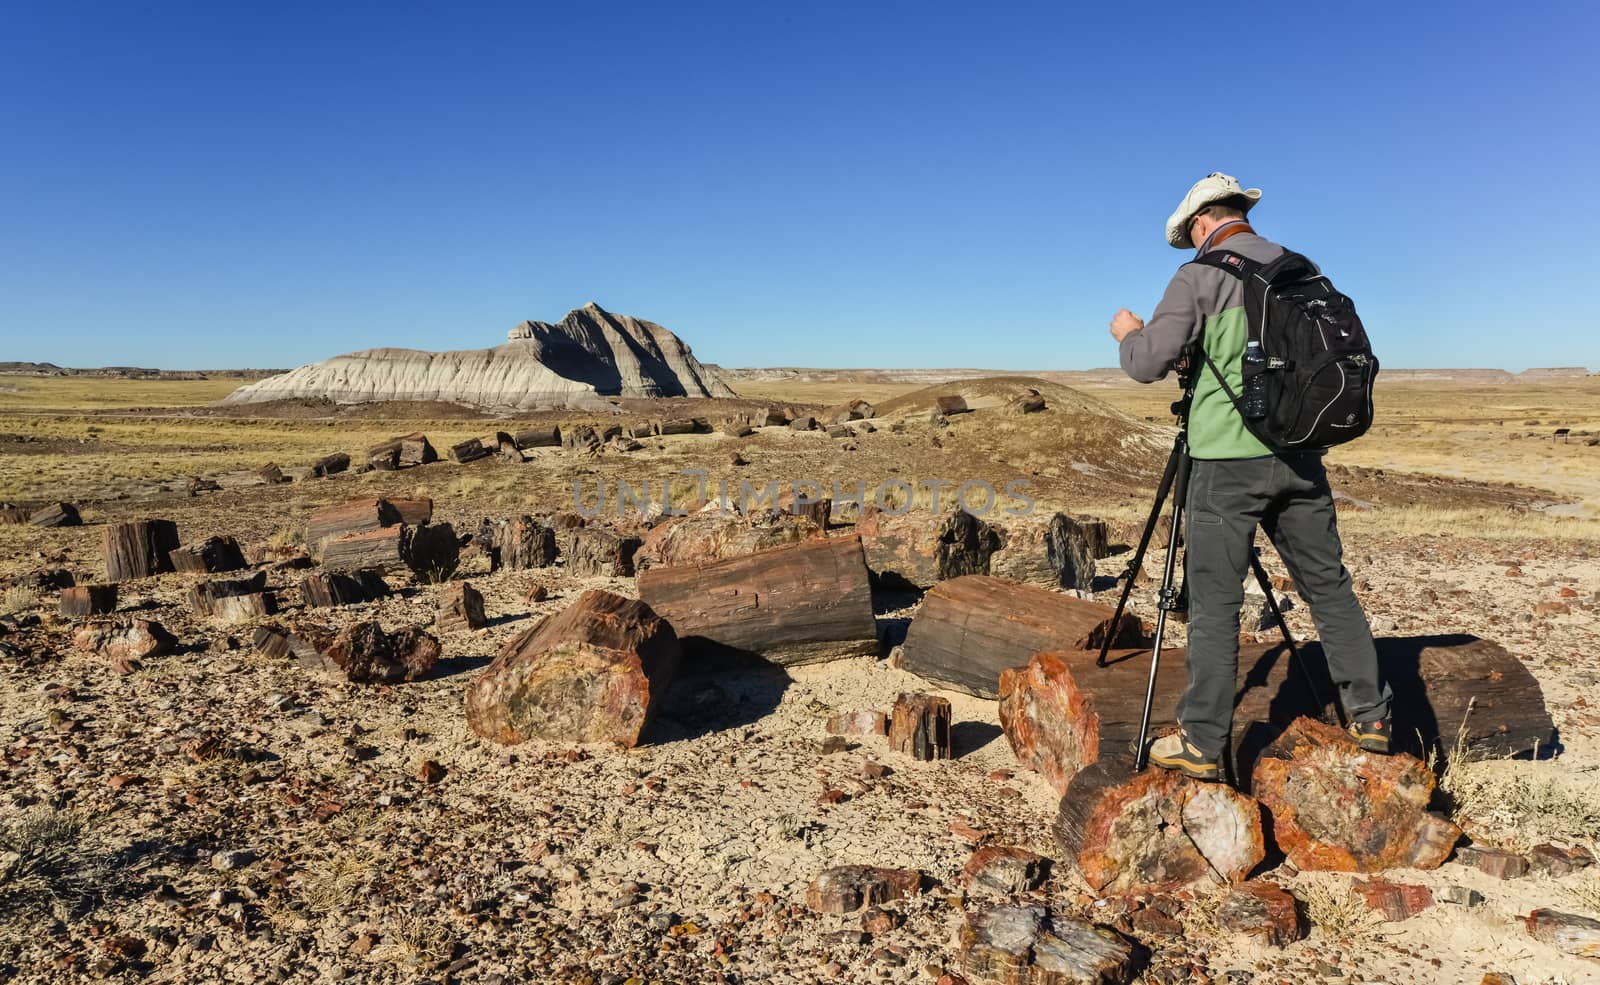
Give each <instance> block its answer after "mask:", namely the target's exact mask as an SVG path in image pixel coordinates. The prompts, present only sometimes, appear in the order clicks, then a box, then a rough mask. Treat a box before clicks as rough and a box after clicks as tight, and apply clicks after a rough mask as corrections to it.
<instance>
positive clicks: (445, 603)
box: [434, 581, 487, 633]
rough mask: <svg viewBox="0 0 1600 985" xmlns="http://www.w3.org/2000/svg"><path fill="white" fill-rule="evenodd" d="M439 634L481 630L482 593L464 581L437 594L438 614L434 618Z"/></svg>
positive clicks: (483, 621) (482, 620)
mask: <svg viewBox="0 0 1600 985" xmlns="http://www.w3.org/2000/svg"><path fill="white" fill-rule="evenodd" d="M434 621H435V622H436V623H437V625H438V627H439V631H440V632H441V633H460V632H467V631H469V630H474V629H482V628H483V627H484V625H485V624H486V623H487V620H486V619H484V616H483V593H482V592H480V591H478V590H477V589H476V588H473V587H472V586H471V585H469V584H467V583H466V582H464V581H458V582H452V583H451V584H449V585H448V586H446V587H445V590H444V591H443V592H441V593H440V594H439V613H438V615H437V616H436V617H435V618H434Z"/></svg>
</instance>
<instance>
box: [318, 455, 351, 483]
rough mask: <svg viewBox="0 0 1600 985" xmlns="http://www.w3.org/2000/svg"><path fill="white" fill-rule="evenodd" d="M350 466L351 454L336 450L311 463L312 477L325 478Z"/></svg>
mask: <svg viewBox="0 0 1600 985" xmlns="http://www.w3.org/2000/svg"><path fill="white" fill-rule="evenodd" d="M349 467H350V456H349V455H346V454H345V453H344V452H342V451H339V452H334V453H333V454H332V455H328V456H326V457H324V458H319V459H317V460H316V461H315V462H312V463H311V471H310V477H311V478H313V479H325V478H327V477H328V476H330V475H337V474H339V473H340V472H343V471H344V470H345V469H348V468H349Z"/></svg>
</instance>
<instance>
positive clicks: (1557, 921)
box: [1527, 907, 1600, 958]
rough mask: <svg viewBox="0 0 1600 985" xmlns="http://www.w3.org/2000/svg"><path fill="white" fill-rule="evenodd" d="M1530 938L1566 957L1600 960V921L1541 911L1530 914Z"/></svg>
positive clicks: (1544, 909)
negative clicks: (1564, 954)
mask: <svg viewBox="0 0 1600 985" xmlns="http://www.w3.org/2000/svg"><path fill="white" fill-rule="evenodd" d="M1527 927H1528V934H1529V935H1530V936H1531V937H1532V938H1533V939H1534V940H1537V941H1543V942H1545V943H1546V944H1552V945H1554V946H1556V947H1557V948H1560V949H1561V950H1562V951H1564V952H1565V953H1567V954H1576V955H1577V956H1579V957H1582V958H1600V920H1594V919H1591V918H1590V917H1585V916H1579V915H1578V914H1576V913H1562V912H1561V911H1560V910H1551V909H1547V908H1543V907H1541V908H1540V909H1537V910H1534V911H1533V912H1531V913H1529V914H1528V919H1527Z"/></svg>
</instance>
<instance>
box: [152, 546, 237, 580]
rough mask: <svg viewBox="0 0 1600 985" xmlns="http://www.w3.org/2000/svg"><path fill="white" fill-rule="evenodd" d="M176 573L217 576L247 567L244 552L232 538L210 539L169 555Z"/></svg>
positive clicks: (173, 551) (170, 552)
mask: <svg viewBox="0 0 1600 985" xmlns="http://www.w3.org/2000/svg"><path fill="white" fill-rule="evenodd" d="M167 557H168V559H170V560H171V561H172V567H173V569H174V570H176V571H187V572H190V573H200V574H208V573H209V574H216V573H218V572H222V571H237V570H239V569H240V568H243V567H245V562H244V552H243V551H241V550H239V543H238V542H237V541H235V540H234V539H233V538H232V537H208V538H206V539H205V540H204V541H202V542H201V543H198V544H189V545H186V546H184V547H179V548H177V549H175V550H172V551H169V552H168V553H167Z"/></svg>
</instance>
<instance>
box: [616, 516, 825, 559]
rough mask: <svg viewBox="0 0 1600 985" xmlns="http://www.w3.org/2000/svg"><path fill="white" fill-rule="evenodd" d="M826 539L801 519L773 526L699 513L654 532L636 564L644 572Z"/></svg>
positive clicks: (784, 519)
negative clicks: (648, 569)
mask: <svg viewBox="0 0 1600 985" xmlns="http://www.w3.org/2000/svg"><path fill="white" fill-rule="evenodd" d="M825 536H827V535H826V533H825V532H824V531H823V530H822V528H821V527H819V526H817V525H816V524H815V523H814V522H812V521H811V520H808V519H805V518H801V517H779V518H777V519H776V520H774V521H773V522H770V523H769V522H764V521H752V520H750V519H747V518H744V517H738V516H729V515H724V514H722V513H696V514H694V515H692V516H681V517H672V518H671V519H668V520H666V521H664V522H662V523H658V524H656V525H655V526H654V527H652V528H650V530H649V531H648V532H647V533H646V534H645V535H644V538H643V542H642V543H641V544H640V546H639V550H638V551H637V552H636V553H635V554H634V564H635V566H636V567H638V568H639V569H641V570H642V569H644V568H649V567H670V566H672V565H683V564H704V563H706V562H708V561H721V560H723V559H725V558H730V557H744V556H746V555H749V554H754V553H755V552H757V551H764V550H767V549H768V548H772V547H781V546H783V545H785V544H794V543H798V542H799V541H802V540H810V539H813V538H818V537H825Z"/></svg>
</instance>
